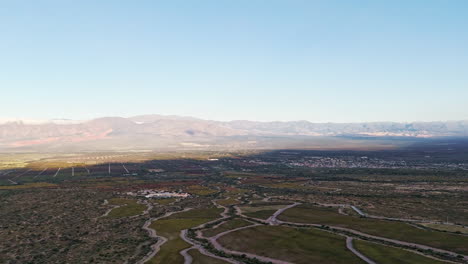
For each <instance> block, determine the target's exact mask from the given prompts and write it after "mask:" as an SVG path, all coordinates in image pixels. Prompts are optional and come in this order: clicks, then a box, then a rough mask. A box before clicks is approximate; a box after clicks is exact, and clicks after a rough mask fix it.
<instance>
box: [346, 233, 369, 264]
mask: <svg viewBox="0 0 468 264" xmlns="http://www.w3.org/2000/svg"><path fill="white" fill-rule="evenodd" d="M346 247H347V248H348V249H349V250H350V251H351V252H353V253H354V255H356V256H358V257H359V258H361V259H362V260H364V261H365V262H367V264H377V263H376V262H374V261H373V260H371V259H369V258H368V257H366V256H364V255H363V254H361V252H359V251H357V250H356V249H355V248H354V246H353V238H352V237H346Z"/></svg>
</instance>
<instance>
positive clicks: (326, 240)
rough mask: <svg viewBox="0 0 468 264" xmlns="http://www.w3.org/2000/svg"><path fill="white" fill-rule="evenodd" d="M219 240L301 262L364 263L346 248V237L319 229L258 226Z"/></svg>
mask: <svg viewBox="0 0 468 264" xmlns="http://www.w3.org/2000/svg"><path fill="white" fill-rule="evenodd" d="M259 241H268V243H259ZM219 242H220V243H221V244H222V245H223V246H224V247H226V248H229V249H231V250H236V251H240V252H248V253H252V254H256V255H260V256H266V257H270V258H274V259H279V260H284V261H289V262H293V263H298V264H309V263H327V264H341V263H342V264H348V263H364V262H363V261H361V259H359V258H358V257H356V256H355V255H354V254H353V253H351V252H350V251H349V250H347V249H346V245H345V240H344V238H343V237H342V236H338V235H334V234H331V233H328V232H324V231H320V230H316V229H301V228H291V227H284V226H256V227H253V228H247V229H243V230H239V231H235V232H232V233H229V234H227V235H225V236H222V237H221V238H220V239H219Z"/></svg>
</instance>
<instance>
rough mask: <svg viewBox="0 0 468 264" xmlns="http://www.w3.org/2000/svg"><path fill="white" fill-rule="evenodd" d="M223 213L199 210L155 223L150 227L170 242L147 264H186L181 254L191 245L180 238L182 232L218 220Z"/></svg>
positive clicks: (210, 209) (212, 209)
mask: <svg viewBox="0 0 468 264" xmlns="http://www.w3.org/2000/svg"><path fill="white" fill-rule="evenodd" d="M221 212H222V209H218V208H208V209H197V210H190V211H186V212H182V213H177V214H173V215H171V216H169V217H166V218H163V219H159V220H157V221H154V222H153V223H152V224H151V226H150V227H151V228H153V229H154V230H156V233H157V234H158V235H161V236H163V237H165V238H167V239H168V241H167V242H166V243H165V244H163V245H162V246H161V250H160V251H159V252H158V254H157V255H156V256H155V257H154V258H152V259H151V260H150V261H149V262H147V263H152V264H155V263H158V264H159V263H161V264H162V263H184V258H183V257H182V256H181V255H180V254H179V252H180V251H181V250H183V249H186V248H188V247H190V244H188V243H187V242H185V241H184V240H182V239H181V238H180V236H179V235H180V231H181V230H183V229H188V228H192V227H195V226H198V225H201V224H203V223H206V222H209V221H211V220H213V219H216V218H218V217H219V213H221Z"/></svg>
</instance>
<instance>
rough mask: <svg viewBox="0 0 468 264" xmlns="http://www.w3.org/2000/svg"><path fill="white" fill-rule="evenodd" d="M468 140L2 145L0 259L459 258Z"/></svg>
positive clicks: (467, 255) (465, 241) (465, 254)
mask: <svg viewBox="0 0 468 264" xmlns="http://www.w3.org/2000/svg"><path fill="white" fill-rule="evenodd" d="M393 140H394V139H393ZM467 144H468V141H467V140H466V139H462V138H438V139H430V140H425V141H418V142H416V143H414V142H413V143H411V144H405V147H398V148H397V147H392V148H389V149H384V150H375V149H371V150H368V149H365V148H363V149H343V150H330V149H329V150H318V149H300V148H294V149H271V150H243V151H239V150H237V151H227V150H226V151H183V150H179V151H173V152H156V151H133V152H129V151H105V152H104V151H103V152H70V153H34V152H29V153H8V154H0V157H1V161H2V162H1V163H0V166H1V167H0V197H1V201H2V202H1V203H0V209H1V210H0V215H1V217H0V219H1V220H0V224H1V229H0V235H1V237H2V242H1V243H0V244H1V247H0V248H1V250H0V259H1V260H2V263H63V262H73V263H304V264H305V263H468V247H467V245H468V228H467V226H468V221H467V219H468V212H467V210H466V207H467V203H466V201H467V193H468V192H467V190H468V178H467V174H468V162H467V160H468V153H467V152H466V145H467ZM365 146H366V147H368V146H369V145H368V144H365ZM266 241H270V242H271V243H270V242H269V243H266ZM84 253H85V254H84Z"/></svg>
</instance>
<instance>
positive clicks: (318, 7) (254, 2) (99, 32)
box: [0, 0, 468, 122]
mask: <svg viewBox="0 0 468 264" xmlns="http://www.w3.org/2000/svg"><path fill="white" fill-rule="evenodd" d="M467 14H468V1H465V0H411V1H408V0H392V1H380V0H372V1H365V0H341V1H336V0H324V1H319V0H304V1H299V0H282V1H278V0H197V1H190V0H185V1H180V0H167V1H157V0H147V1H145V0H138V1H123V0H121V1H119V0H100V1H95V0H76V1H72V0H55V1H54V0H29V1H28V0H0V119H9V118H24V119H52V118H66V119H79V120H83V119H90V118H95V117H101V116H124V117H126V116H133V115H140V114H170V115H186V116H195V117H199V118H205V119H213V120H238V119H246V120H258V121H272V120H282V121H288V120H309V121H311V122H371V121H397V122H409V121H439V120H468V15H467Z"/></svg>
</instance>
